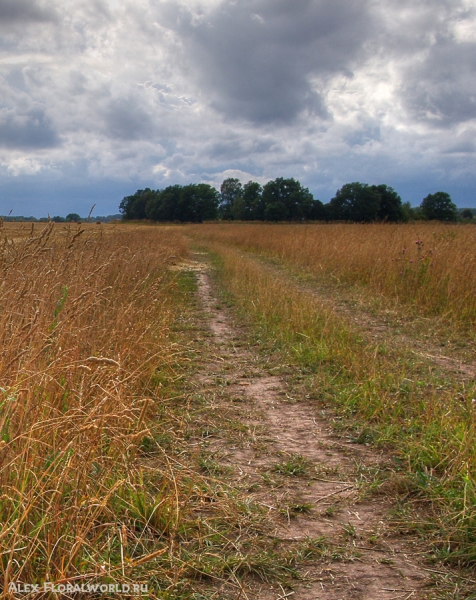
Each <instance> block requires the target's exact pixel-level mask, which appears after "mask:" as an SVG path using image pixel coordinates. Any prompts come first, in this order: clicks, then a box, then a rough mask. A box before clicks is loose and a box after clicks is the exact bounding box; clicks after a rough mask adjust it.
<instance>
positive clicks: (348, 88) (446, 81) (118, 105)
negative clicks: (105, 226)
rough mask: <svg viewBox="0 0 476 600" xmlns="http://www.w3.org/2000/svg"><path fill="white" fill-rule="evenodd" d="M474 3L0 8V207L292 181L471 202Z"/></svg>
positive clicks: (57, 206) (108, 204)
mask: <svg viewBox="0 0 476 600" xmlns="http://www.w3.org/2000/svg"><path fill="white" fill-rule="evenodd" d="M475 133H476V0H0V214H8V213H9V212H10V211H12V214H25V215H34V216H43V215H46V214H47V213H50V214H51V215H55V214H60V215H65V214H67V213H68V212H78V213H80V214H81V215H84V214H87V213H88V212H89V209H90V207H91V206H92V204H94V203H96V204H97V207H96V209H95V214H111V213H116V212H118V204H119V202H120V200H121V199H122V197H123V196H125V195H129V194H131V193H134V192H135V191H136V190H137V189H138V188H143V187H152V188H154V189H155V188H163V187H165V186H167V185H170V184H175V183H180V184H186V183H198V182H207V183H210V184H212V185H215V186H216V187H219V186H220V184H221V182H222V181H223V179H225V178H226V177H238V178H240V179H241V180H242V181H243V182H246V181H248V180H250V179H252V180H255V181H259V182H261V183H265V182H266V181H268V180H269V179H274V178H276V177H294V178H295V179H298V180H299V181H301V183H302V184H303V185H305V186H306V187H309V189H310V190H311V191H312V192H313V194H314V196H315V197H316V198H319V199H321V200H322V201H323V202H328V201H329V200H330V198H331V197H332V196H333V195H334V194H335V192H336V190H337V189H338V188H339V187H341V186H342V185H343V184H344V183H347V182H351V181H361V182H365V183H370V184H373V183H376V184H378V183H386V184H388V185H391V186H393V187H394V188H395V189H396V191H397V192H399V193H400V195H401V196H402V198H403V200H404V201H410V202H411V203H412V204H413V205H418V204H420V202H421V200H422V198H423V197H424V196H426V195H427V194H428V193H433V192H436V191H439V190H442V191H446V192H449V193H450V194H451V196H452V198H453V200H454V201H455V203H456V204H457V205H459V206H472V207H476V169H475V158H476V136H475Z"/></svg>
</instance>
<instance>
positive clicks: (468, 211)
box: [461, 208, 474, 221]
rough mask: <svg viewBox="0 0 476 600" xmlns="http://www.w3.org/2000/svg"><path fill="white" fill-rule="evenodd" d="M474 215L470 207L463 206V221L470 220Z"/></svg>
mask: <svg viewBox="0 0 476 600" xmlns="http://www.w3.org/2000/svg"><path fill="white" fill-rule="evenodd" d="M473 217H474V214H473V211H472V210H471V209H470V208H463V210H462V211H461V218H462V219H463V221H472V220H473Z"/></svg>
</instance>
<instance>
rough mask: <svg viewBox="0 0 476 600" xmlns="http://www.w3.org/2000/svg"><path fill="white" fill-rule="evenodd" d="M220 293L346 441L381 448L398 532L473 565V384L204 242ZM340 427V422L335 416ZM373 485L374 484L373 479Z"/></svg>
mask: <svg viewBox="0 0 476 600" xmlns="http://www.w3.org/2000/svg"><path fill="white" fill-rule="evenodd" d="M207 248H208V249H209V250H211V251H212V252H213V254H214V255H215V257H216V258H215V261H216V265H217V268H218V270H219V273H220V279H221V282H222V285H223V286H224V289H226V290H227V292H228V293H229V294H231V297H232V298H233V299H234V302H235V304H236V306H237V307H238V309H239V310H240V312H241V315H242V317H243V318H244V319H245V320H247V321H248V323H249V324H250V325H251V326H252V327H253V328H254V330H255V332H256V336H257V338H258V339H259V340H260V343H265V344H266V346H265V348H267V349H268V350H267V351H268V352H273V351H278V352H280V353H282V354H283V356H284V358H283V359H282V362H284V363H285V364H289V363H291V364H294V365H296V366H298V367H299V368H300V369H302V371H301V372H302V373H306V374H307V376H308V378H309V384H308V385H309V389H310V391H311V393H310V395H311V396H312V397H314V398H316V399H319V400H321V401H324V402H325V403H326V404H330V405H331V406H333V407H334V408H335V409H336V411H337V413H338V414H339V415H341V417H340V418H342V416H344V417H345V421H344V423H345V426H346V427H354V428H355V429H357V432H356V433H355V434H354V437H355V441H356V442H359V443H367V442H370V441H378V442H380V443H382V444H385V445H389V446H390V448H391V449H392V451H393V452H394V453H395V454H396V456H398V457H399V459H400V465H401V466H400V469H399V471H398V474H397V476H396V480H397V481H398V483H396V484H395V485H396V487H397V488H400V490H401V492H402V493H403V495H404V496H405V506H406V508H408V509H410V508H411V507H412V506H413V505H415V506H421V505H423V506H425V512H424V513H423V512H420V513H419V514H416V513H413V514H407V515H405V517H404V518H403V519H402V523H403V526H404V528H405V529H408V528H409V527H410V528H411V527H413V528H415V529H423V530H426V531H427V532H430V533H431V540H432V542H433V543H434V545H435V546H434V547H435V548H437V550H438V552H441V555H442V556H444V557H445V558H449V559H451V560H458V561H461V562H462V563H466V564H469V563H471V564H474V563H475V562H476V528H475V523H476V504H475V500H476V493H475V492H476V477H475V473H476V444H475V442H476V410H475V407H474V402H473V401H472V399H473V398H474V394H475V392H476V389H475V387H474V384H473V383H472V382H468V383H466V384H463V383H461V382H458V381H454V380H451V379H450V378H449V377H448V376H447V375H446V374H445V373H442V372H439V371H438V369H435V367H434V365H432V364H431V363H428V362H426V361H425V360H424V359H422V358H417V357H416V356H415V354H413V353H412V352H411V351H405V349H403V348H400V349H394V348H392V347H391V346H387V345H386V344H385V343H383V341H382V340H378V339H377V340H376V339H373V338H372V337H369V338H368V339H367V338H366V337H365V336H363V335H362V332H361V331H360V330H358V331H357V330H354V328H353V326H352V324H350V323H346V322H344V321H343V320H342V319H341V318H340V317H339V315H338V314H336V313H335V312H334V311H333V310H332V309H331V308H330V307H329V306H328V305H327V304H326V305H324V304H322V303H321V302H320V301H319V298H318V297H316V295H315V294H313V293H312V291H311V290H305V289H300V288H298V287H296V285H295V282H294V281H293V278H292V276H290V275H289V274H287V273H285V272H278V271H277V270H276V269H274V268H271V267H270V266H269V265H266V264H264V263H263V261H261V260H260V259H258V258H256V257H254V256H252V255H249V254H244V253H243V252H242V251H240V250H237V249H236V248H233V247H230V246H226V245H225V244H222V243H217V242H214V243H209V244H208V245H207ZM339 422H340V423H342V421H339ZM376 483H377V482H376Z"/></svg>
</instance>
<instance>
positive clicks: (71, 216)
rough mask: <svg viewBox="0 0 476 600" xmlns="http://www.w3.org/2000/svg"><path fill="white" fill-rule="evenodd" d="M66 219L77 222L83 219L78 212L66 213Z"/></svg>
mask: <svg viewBox="0 0 476 600" xmlns="http://www.w3.org/2000/svg"><path fill="white" fill-rule="evenodd" d="M66 221H69V222H71V221H75V222H76V223H77V222H78V221H81V217H80V216H79V215H78V214H76V213H69V215H66Z"/></svg>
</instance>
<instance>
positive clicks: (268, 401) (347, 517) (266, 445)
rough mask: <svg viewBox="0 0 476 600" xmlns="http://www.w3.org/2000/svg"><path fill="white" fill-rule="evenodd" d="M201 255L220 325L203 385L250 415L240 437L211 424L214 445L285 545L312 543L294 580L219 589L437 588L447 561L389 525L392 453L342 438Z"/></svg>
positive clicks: (283, 594)
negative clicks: (254, 335) (381, 481)
mask: <svg viewBox="0 0 476 600" xmlns="http://www.w3.org/2000/svg"><path fill="white" fill-rule="evenodd" d="M193 258H194V261H193V262H189V263H187V265H184V266H183V268H184V269H187V270H193V271H195V273H196V276H197V282H198V294H199V297H200V300H201V304H202V307H203V309H204V315H205V317H204V322H203V323H202V328H203V329H205V330H206V329H207V328H208V330H209V331H210V332H211V336H210V338H209V341H208V351H207V352H206V353H205V354H204V356H203V358H202V360H203V364H202V368H201V374H200V376H199V377H198V379H197V382H196V387H197V391H200V393H203V394H204V395H205V396H206V397H207V398H208V402H209V403H211V404H212V405H213V408H214V410H215V411H218V412H219V413H220V412H221V413H222V414H223V415H224V416H225V415H226V416H227V417H230V415H231V416H233V418H234V419H238V420H239V422H240V426H239V427H238V426H237V431H239V434H238V435H237V436H236V437H235V438H230V437H229V436H226V435H220V434H219V433H218V434H217V433H215V432H214V431H211V432H209V433H207V432H206V427H205V436H204V437H205V440H204V441H203V447H204V448H206V451H207V453H208V454H209V455H210V456H211V457H213V459H214V460H216V461H217V462H219V463H220V464H221V465H222V466H223V467H224V469H226V470H227V471H228V472H229V473H232V475H231V477H232V478H233V481H234V485H236V486H237V488H238V489H240V490H241V493H242V494H243V499H244V501H253V502H256V503H259V504H260V505H261V506H263V507H265V508H266V510H267V511H268V518H269V521H270V523H271V527H272V535H274V537H275V539H276V545H277V550H278V551H286V546H287V545H291V544H296V542H307V543H308V548H309V552H308V553H307V555H306V556H304V558H303V559H302V560H301V561H300V563H299V564H298V572H299V578H297V579H294V580H293V581H292V582H291V583H290V585H289V587H286V586H285V587H283V586H282V585H279V584H273V583H267V582H262V581H259V580H258V579H257V578H255V577H249V578H248V579H247V580H245V581H242V582H241V583H240V586H241V589H240V591H239V592H238V594H235V595H231V592H230V591H229V590H227V589H226V588H225V587H224V588H223V589H217V594H218V596H217V597H220V598H222V597H226V598H231V597H234V598H248V599H249V600H251V599H263V600H282V599H284V598H292V599H293V600H316V599H320V600H344V599H362V600H364V599H365V600H377V599H378V600H387V599H388V600H396V599H410V598H412V599H414V600H417V599H423V598H432V597H436V595H437V585H438V584H437V580H436V579H435V575H438V571H437V570H434V569H433V568H432V566H431V565H430V564H428V563H426V561H425V558H424V557H425V554H424V552H423V550H422V548H421V545H419V544H418V540H417V539H414V538H412V537H410V536H407V535H400V534H399V533H398V530H397V529H395V528H394V527H392V526H391V525H390V523H389V520H390V514H391V511H392V510H393V509H394V507H393V506H392V503H391V502H390V501H389V500H388V496H386V495H385V494H383V493H380V492H379V491H378V486H373V491H372V492H371V491H370V487H372V482H373V481H374V478H375V477H376V474H378V473H380V474H381V473H382V472H386V471H388V472H390V470H391V461H392V459H391V457H389V456H386V455H385V454H382V453H379V452H377V451H376V450H373V449H371V448H369V447H367V446H365V445H362V444H355V443H349V442H348V441H347V440H345V439H342V438H339V437H338V436H337V435H336V434H335V433H333V431H332V427H331V419H332V413H331V412H330V411H329V412H326V411H325V410H323V409H322V408H319V407H318V406H316V405H313V404H312V403H311V402H310V401H309V400H308V399H307V398H306V397H305V394H304V392H303V391H302V390H300V389H299V387H297V388H296V387H295V386H292V385H290V384H289V382H288V381H287V380H286V378H285V377H283V376H281V375H276V374H274V373H273V369H272V367H271V366H270V365H266V362H265V361H263V357H262V356H259V355H258V353H257V352H256V351H255V350H254V349H253V347H252V346H250V345H248V344H247V342H246V335H245V334H244V332H243V331H242V330H241V329H240V326H239V325H237V324H236V323H235V322H234V320H233V316H232V315H231V313H230V312H229V311H228V310H227V309H226V308H225V307H224V306H223V304H222V303H221V301H220V299H219V297H218V295H217V292H216V291H215V289H214V285H213V278H212V277H211V273H210V270H209V266H208V264H207V261H206V256H204V255H200V254H196V255H194V257H193ZM218 382H219V383H218ZM218 388H219V389H218ZM375 487H377V490H376V489H375ZM313 548H314V551H313V550H312V549H313ZM220 594H221V595H220Z"/></svg>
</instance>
